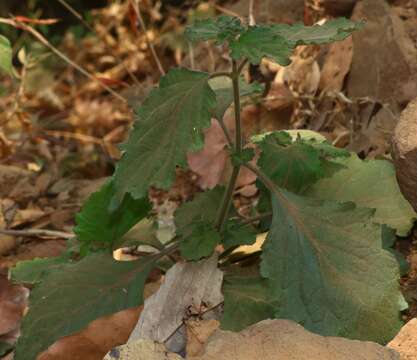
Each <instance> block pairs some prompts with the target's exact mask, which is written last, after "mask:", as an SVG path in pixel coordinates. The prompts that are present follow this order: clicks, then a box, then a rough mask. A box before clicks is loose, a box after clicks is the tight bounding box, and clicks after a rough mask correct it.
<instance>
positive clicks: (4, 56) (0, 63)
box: [0, 35, 13, 75]
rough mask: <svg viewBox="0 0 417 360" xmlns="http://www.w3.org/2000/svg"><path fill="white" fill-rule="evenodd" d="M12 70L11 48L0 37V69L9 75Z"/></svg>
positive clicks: (6, 41) (3, 38) (2, 37)
mask: <svg viewBox="0 0 417 360" xmlns="http://www.w3.org/2000/svg"><path fill="white" fill-rule="evenodd" d="M12 68H13V66H12V46H11V45H10V41H9V40H8V39H7V38H6V37H5V36H3V35H0V69H2V70H3V71H5V72H6V73H8V74H9V75H11V74H12Z"/></svg>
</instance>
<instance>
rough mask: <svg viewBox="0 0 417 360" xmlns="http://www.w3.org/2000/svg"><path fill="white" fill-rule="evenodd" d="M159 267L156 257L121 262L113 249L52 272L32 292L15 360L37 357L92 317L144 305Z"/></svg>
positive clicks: (85, 323) (28, 359)
mask: <svg viewBox="0 0 417 360" xmlns="http://www.w3.org/2000/svg"><path fill="white" fill-rule="evenodd" d="M153 266H154V258H152V257H150V258H146V259H141V260H138V261H128V262H117V261H114V260H113V258H112V257H111V256H110V255H109V254H107V253H97V254H94V255H91V256H88V257H86V258H84V259H82V260H81V261H79V262H77V263H74V264H66V265H62V266H61V267H59V268H56V269H54V271H51V272H50V273H48V274H46V275H45V277H44V278H43V279H42V282H41V283H40V284H37V285H36V286H35V287H34V289H33V290H32V291H31V294H30V298H29V304H30V305H29V312H28V314H27V315H26V316H25V317H24V318H23V323H22V328H21V331H22V335H21V336H20V337H19V340H18V342H17V345H16V350H15V355H14V359H15V360H33V359H35V358H36V356H37V355H38V354H39V353H40V352H42V351H44V350H46V349H47V348H48V347H49V346H50V345H52V344H53V343H54V342H55V341H56V340H58V339H60V338H62V337H64V336H68V335H71V334H74V333H76V332H78V331H80V330H82V329H83V328H85V327H86V326H87V325H88V324H89V323H90V322H91V321H93V320H95V319H98V318H100V317H102V316H107V315H110V314H114V313H116V312H118V311H121V310H124V309H127V308H129V307H133V306H137V305H140V304H141V303H142V302H143V287H144V285H145V281H146V278H147V277H148V273H149V272H150V270H151V269H152V268H153Z"/></svg>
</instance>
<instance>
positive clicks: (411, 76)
mask: <svg viewBox="0 0 417 360" xmlns="http://www.w3.org/2000/svg"><path fill="white" fill-rule="evenodd" d="M352 19H353V20H356V21H359V20H365V21H366V23H365V26H364V27H363V29H361V30H359V31H356V32H355V33H354V34H353V62H352V67H351V71H350V74H349V78H348V82H347V93H348V96H349V97H351V98H358V97H366V98H371V99H375V100H377V101H380V102H382V103H393V102H398V103H401V104H405V103H407V102H408V101H410V100H411V99H413V98H414V97H416V96H417V71H416V70H417V69H416V68H417V62H416V60H415V59H416V58H417V49H416V48H415V46H414V44H413V41H412V39H411V38H410V36H409V35H408V33H407V32H406V29H405V26H404V23H403V22H402V21H401V19H400V18H399V16H397V15H396V14H395V12H394V11H393V10H392V9H391V8H390V6H389V5H388V3H387V2H386V1H385V0H363V1H360V2H358V3H357V5H356V6H355V9H354V11H353V15H352Z"/></svg>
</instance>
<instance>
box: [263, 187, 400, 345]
mask: <svg viewBox="0 0 417 360" xmlns="http://www.w3.org/2000/svg"><path fill="white" fill-rule="evenodd" d="M272 206H273V221H272V225H271V229H270V231H269V233H268V236H267V239H266V241H265V243H264V245H263V254H262V263H261V273H262V275H263V276H264V277H265V278H267V279H269V281H270V284H271V287H272V289H273V294H274V295H273V297H274V299H275V300H277V301H278V302H279V304H280V305H279V307H278V308H277V309H276V312H275V316H276V317H277V318H284V319H291V320H294V321H296V322H298V323H300V324H302V325H303V326H304V327H305V328H307V329H308V330H311V331H313V332H316V333H319V334H322V335H332V336H344V337H348V338H356V339H361V340H372V341H376V342H380V343H385V342H386V341H388V340H390V339H391V338H392V337H393V336H394V335H395V334H396V333H397V331H398V330H399V329H400V328H401V325H402V321H401V320H400V313H399V312H400V310H403V309H404V306H403V305H404V300H403V297H402V295H401V292H400V290H399V283H398V279H399V276H400V273H399V266H398V263H397V261H396V259H395V257H394V255H393V254H392V253H391V252H389V251H387V250H385V249H384V248H383V244H382V239H381V237H382V227H381V226H380V225H378V224H375V223H374V221H373V219H372V215H373V210H371V209H364V208H357V207H356V206H355V205H354V204H353V203H338V202H333V201H322V200H317V199H310V198H304V197H300V196H298V195H294V194H291V193H288V192H286V191H282V192H281V191H278V190H276V191H274V193H273V194H272Z"/></svg>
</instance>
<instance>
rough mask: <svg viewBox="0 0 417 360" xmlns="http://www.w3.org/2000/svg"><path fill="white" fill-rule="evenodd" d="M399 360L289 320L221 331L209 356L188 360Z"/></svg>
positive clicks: (392, 353) (369, 345) (384, 351)
mask: <svg viewBox="0 0 417 360" xmlns="http://www.w3.org/2000/svg"><path fill="white" fill-rule="evenodd" d="M237 359H239V360H253V359H269V360H281V359H286V360H291V359H294V360H295V359H297V360H399V359H400V356H399V354H398V353H397V352H396V351H395V350H392V349H388V348H385V347H383V346H381V345H378V344H376V343H372V342H368V341H357V340H348V339H344V338H338V337H324V336H320V335H316V334H313V333H311V332H309V331H307V330H305V329H304V328H303V327H302V326H301V325H298V324H296V323H295V322H293V321H289V320H265V321H261V322H259V323H257V324H255V325H252V326H250V327H248V328H247V329H245V330H243V331H241V332H239V333H233V332H230V331H221V330H218V331H216V333H215V334H214V335H213V336H212V337H211V338H210V339H209V341H208V343H207V345H206V349H205V353H204V354H203V355H202V356H198V357H187V360H237Z"/></svg>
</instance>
